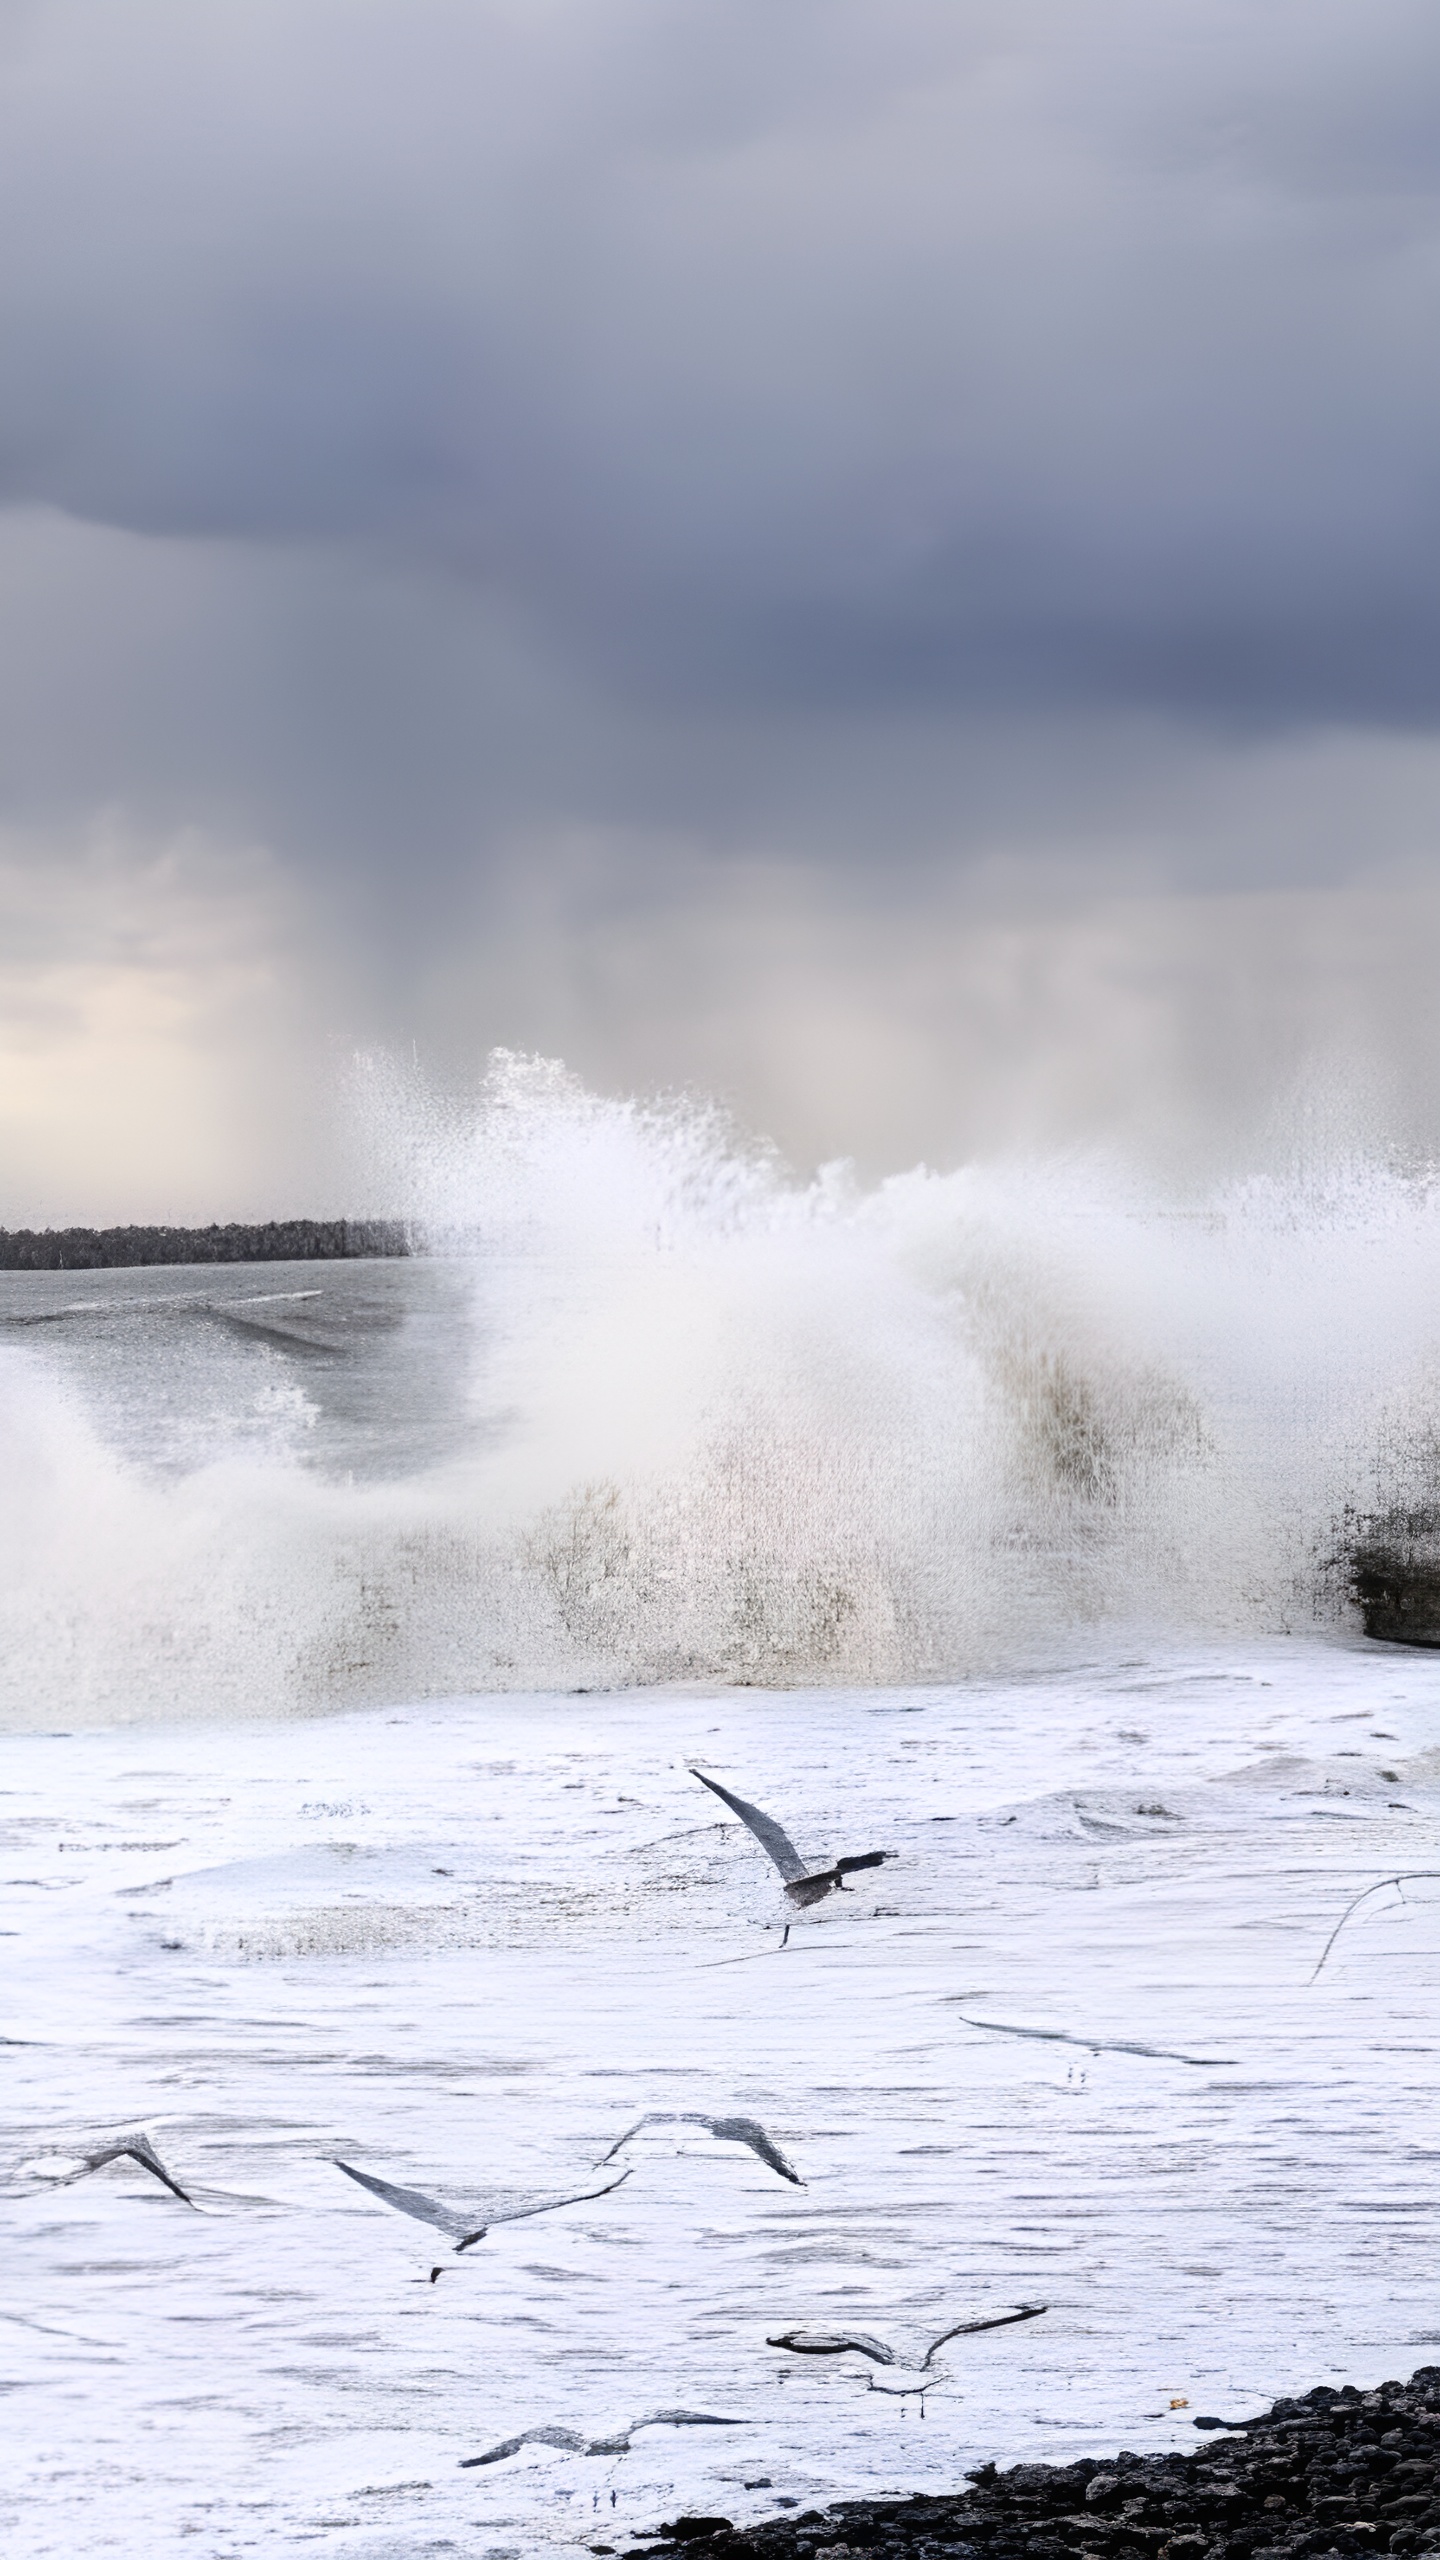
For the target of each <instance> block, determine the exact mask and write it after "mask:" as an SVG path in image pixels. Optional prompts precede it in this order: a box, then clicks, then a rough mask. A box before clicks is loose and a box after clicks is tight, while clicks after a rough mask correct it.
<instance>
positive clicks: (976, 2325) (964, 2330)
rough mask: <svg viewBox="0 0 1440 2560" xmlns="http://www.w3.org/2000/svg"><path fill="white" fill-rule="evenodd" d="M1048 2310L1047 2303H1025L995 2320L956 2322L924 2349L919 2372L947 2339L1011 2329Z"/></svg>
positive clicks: (1004, 2312) (1037, 2317)
mask: <svg viewBox="0 0 1440 2560" xmlns="http://www.w3.org/2000/svg"><path fill="white" fill-rule="evenodd" d="M1049 2308H1050V2306H1049V2304H1048V2302H1026V2303H1023V2304H1022V2305H1021V2307H1020V2309H1019V2310H1018V2311H1002V2312H1001V2314H1000V2316H999V2318H998V2319H997V2320H961V2321H958V2322H957V2324H956V2326H955V2327H954V2328H953V2329H947V2330H946V2331H945V2332H944V2334H943V2336H941V2337H938V2338H936V2339H934V2340H933V2341H932V2343H931V2345H929V2346H928V2347H927V2348H926V2350H925V2353H924V2355H923V2357H922V2358H921V2361H920V2370H921V2372H922V2373H923V2372H924V2371H925V2368H926V2366H927V2365H928V2364H929V2362H930V2359H931V2357H932V2356H933V2355H938V2353H939V2351H940V2349H941V2348H942V2347H943V2346H944V2345H945V2343H946V2340H947V2339H950V2338H973V2337H974V2335H975V2333H976V2331H977V2330H979V2329H1013V2328H1014V2326H1015V2323H1016V2321H1017V2320H1038V2319H1039V2318H1040V2317H1041V2314H1042V2313H1043V2312H1046V2311H1048V2310H1049Z"/></svg>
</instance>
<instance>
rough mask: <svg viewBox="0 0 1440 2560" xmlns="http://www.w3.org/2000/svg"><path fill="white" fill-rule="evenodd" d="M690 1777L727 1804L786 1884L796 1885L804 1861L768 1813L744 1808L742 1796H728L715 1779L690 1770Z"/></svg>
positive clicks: (752, 1808)
mask: <svg viewBox="0 0 1440 2560" xmlns="http://www.w3.org/2000/svg"><path fill="white" fill-rule="evenodd" d="M690 1774H691V1776H692V1777H695V1778H698V1779H699V1781H700V1784H701V1786H702V1787H708V1788H709V1790H710V1793H711V1794H712V1796H718V1797H719V1798H720V1801H721V1803H722V1804H728V1806H729V1807H730V1810H731V1812H732V1813H738V1814H739V1816H740V1819H741V1821H742V1822H743V1823H744V1825H745V1828H746V1830H747V1831H753V1832H754V1834H755V1837H756V1839H757V1840H758V1841H759V1843H760V1846H761V1848H762V1849H763V1850H764V1852H765V1855H766V1856H767V1858H773V1859H774V1861H775V1864H776V1866H777V1867H778V1868H779V1870H780V1873H781V1874H782V1876H783V1877H784V1879H785V1881H786V1883H787V1884H798V1883H799V1882H800V1879H801V1877H802V1876H803V1875H804V1874H805V1871H806V1870H805V1861H804V1859H803V1858H802V1857H801V1855H800V1852H799V1850H798V1849H797V1848H796V1846H795V1843H794V1841H793V1840H792V1839H791V1838H790V1836H789V1833H788V1832H785V1831H782V1830H781V1828H780V1825H779V1823H778V1822H773V1821H772V1820H771V1818H770V1816H769V1814H768V1813H762V1812H761V1811H760V1808H759V1806H758V1805H753V1804H747V1803H746V1801H745V1799H744V1797H743V1796H732V1794H731V1793H730V1790H729V1788H728V1787H722V1786H721V1784H720V1781H719V1779H718V1778H707V1777H706V1775H705V1772H704V1770H703V1769H692V1771H691V1773H690Z"/></svg>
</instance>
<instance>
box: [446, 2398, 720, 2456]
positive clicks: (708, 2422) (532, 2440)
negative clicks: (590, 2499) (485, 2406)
mask: <svg viewBox="0 0 1440 2560" xmlns="http://www.w3.org/2000/svg"><path fill="white" fill-rule="evenodd" d="M744 2423H745V2421H744V2419H743V2418H711V2417H707V2416H706V2414H705V2412H704V2411H703V2410H702V2409H652V2410H651V2412H650V2415H649V2417H648V2418H632V2419H631V2421H630V2424H629V2426H628V2427H622V2428H621V2430H620V2432H619V2434H618V2435H614V2436H596V2438H595V2439H594V2441H593V2443H592V2442H591V2440H590V2439H589V2437H587V2436H582V2435H577V2434H576V2432H575V2429H574V2428H573V2427H527V2428H526V2429H525V2432H524V2434H523V2435H519V2436H507V2437H506V2439H505V2441H504V2443H503V2444H492V2446H491V2447H490V2450H489V2452H488V2453H472V2454H470V2455H469V2456H468V2457H467V2459H466V2460H465V2461H464V2462H462V2463H461V2465H460V2468H461V2470H462V2471H478V2470H479V2469H480V2468H481V2466H482V2464H484V2463H487V2462H508V2461H509V2459H510V2456H511V2454H512V2453H518V2452H519V2451H520V2448H521V2446H522V2445H526V2444H553V2445H556V2446H558V2448H559V2450H560V2451H561V2452H562V2453H628V2452H629V2450H630V2439H631V2437H632V2436H638V2434H639V2433H640V2430H641V2428H642V2427H742V2426H743V2425H744Z"/></svg>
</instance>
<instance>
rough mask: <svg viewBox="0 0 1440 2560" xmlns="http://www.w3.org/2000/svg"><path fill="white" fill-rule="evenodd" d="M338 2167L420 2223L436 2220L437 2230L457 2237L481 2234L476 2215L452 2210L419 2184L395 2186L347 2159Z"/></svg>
mask: <svg viewBox="0 0 1440 2560" xmlns="http://www.w3.org/2000/svg"><path fill="white" fill-rule="evenodd" d="M334 2166H335V2167H336V2168H337V2169H343V2170H344V2172H345V2175H346V2177H347V2178H353V2179H354V2181H355V2184H356V2186H357V2187H365V2188H367V2189H368V2190H369V2193H370V2194H371V2195H372V2196H378V2197H379V2199H380V2201H381V2203H382V2204H388V2205H393V2207H394V2209H395V2211H396V2212H397V2213H408V2214H410V2215H412V2216H413V2218H414V2220H415V2221H416V2222H431V2223H433V2224H434V2226H435V2228H436V2230H437V2231H448V2232H449V2234H450V2237H451V2238H452V2239H453V2240H463V2239H464V2237H465V2234H466V2233H467V2232H469V2233H470V2234H471V2235H472V2236H473V2237H474V2238H476V2239H478V2238H479V2236H480V2235H479V2233H478V2232H477V2231H476V2229H475V2216H474V2215H473V2214H463V2213H455V2212H452V2210H451V2208H450V2206H449V2205H448V2204H437V2203H436V2202H435V2199H434V2197H433V2196H422V2195H421V2193H420V2191H419V2189H418V2188H417V2187H392V2186H391V2184H390V2181H389V2179H388V2178H372V2177H371V2176H370V2174H369V2172H368V2170H365V2169H352V2168H351V2167H350V2166H349V2164H348V2162H346V2161H344V2160H337V2161H336V2162H335V2163H334Z"/></svg>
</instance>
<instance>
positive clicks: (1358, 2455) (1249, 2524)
mask: <svg viewBox="0 0 1440 2560" xmlns="http://www.w3.org/2000/svg"><path fill="white" fill-rule="evenodd" d="M1196 2423H1197V2425H1200V2426H1202V2427H1203V2426H1204V2424H1205V2422H1204V2420H1203V2418H1202V2419H1200V2420H1197V2422H1196ZM1211 2430H1212V2431H1210V2432H1207V2433H1206V2434H1205V2437H1204V2441H1203V2442H1202V2443H1201V2444H1200V2445H1199V2446H1198V2448H1197V2450H1196V2451H1195V2452H1194V2453H1161V2454H1140V2453H1117V2454H1115V2455H1114V2456H1113V2457H1112V2458H1111V2459H1110V2460H1108V2461H1104V2462H1092V2461H1084V2462H1070V2463H1063V2464H1050V2463H1046V2462H1020V2463H1016V2464H1014V2465H1013V2466H1012V2468H1011V2469H1010V2470H1008V2471H997V2470H996V2468H995V2466H994V2465H993V2464H992V2463H987V2464H986V2465H985V2466H984V2468H983V2469H982V2470H979V2471H971V2472H967V2474H966V2478H967V2479H968V2480H969V2481H970V2482H971V2483H972V2485H971V2487H970V2488H968V2489H965V2490H963V2491H960V2492H959V2493H958V2494H957V2495H956V2496H954V2497H938V2498H937V2497H914V2498H874V2499H871V2498H862V2499H850V2500H847V2501H846V2502H845V2503H844V2504H843V2505H840V2506H834V2507H829V2508H826V2509H825V2510H824V2511H823V2512H822V2511H821V2510H819V2509H817V2508H811V2509H809V2510H807V2512H806V2513H805V2514H803V2515H784V2516H776V2517H775V2518H774V2519H773V2520H771V2521H768V2522H766V2523H764V2524H758V2525H751V2526H749V2527H748V2528H745V2529H743V2530H742V2529H739V2528H737V2527H735V2526H734V2525H732V2524H730V2523H729V2522H728V2521H727V2520H726V2519H725V2518H724V2517H721V2516H677V2517H676V2518H674V2520H673V2521H672V2522H671V2523H669V2524H664V2525H661V2526H660V2527H659V2528H658V2530H657V2532H656V2534H655V2536H654V2538H653V2539H652V2540H650V2541H648V2542H645V2543H641V2544H631V2545H629V2546H628V2547H627V2548H626V2551H625V2560H641V2555H642V2554H644V2555H645V2560H666V2555H668V2560H676V2554H677V2553H678V2552H679V2551H681V2550H684V2549H693V2550H695V2551H696V2552H697V2553H704V2554H705V2555H707V2560H749V2555H752V2554H753V2555H754V2560H868V2555H872V2554H873V2555H875V2560H879V2556H880V2555H882V2554H883V2555H885V2560H1132V2555H1133V2556H1134V2560H1140V2556H1141V2555H1144V2560H1150V2555H1152V2554H1153V2555H1154V2560H1328V2555H1335V2560H1352V2555H1354V2554H1358V2553H1361V2552H1371V2551H1393V2552H1399V2553H1402V2554H1407V2553H1410V2552H1429V2551H1434V2552H1436V2553H1440V2365H1424V2366H1422V2367H1421V2369H1420V2371H1419V2372H1418V2373H1416V2374H1414V2375H1413V2376H1412V2377H1411V2379H1410V2381H1409V2382H1383V2383H1381V2384H1380V2385H1379V2387H1378V2388H1377V2389H1376V2390H1373V2391H1359V2390H1356V2389H1355V2388H1354V2387H1353V2386H1347V2387H1346V2388H1345V2389H1344V2390H1343V2391H1332V2390H1328V2389H1320V2390H1317V2391H1311V2392H1309V2393H1307V2395H1306V2397H1305V2398H1304V2399H1303V2400H1277V2401H1276V2403H1275V2405H1274V2407H1273V2408H1272V2409H1270V2410H1268V2411H1267V2412H1266V2413H1265V2414H1264V2416H1262V2417H1257V2418H1254V2419H1251V2420H1249V2421H1248V2422H1247V2423H1246V2424H1245V2425H1243V2426H1241V2427H1237V2428H1234V2429H1230V2428H1226V2429H1224V2430H1221V2429H1220V2428H1219V2427H1218V2426H1216V2424H1215V2422H1214V2421H1212V2422H1211ZM589 2548H590V2550H591V2551H592V2552H596V2553H601V2554H603V2553H607V2552H611V2551H619V2550H620V2549H621V2546H619V2545H617V2544H610V2543H605V2542H600V2541H597V2542H593V2543H591V2544H590V2546H589Z"/></svg>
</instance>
